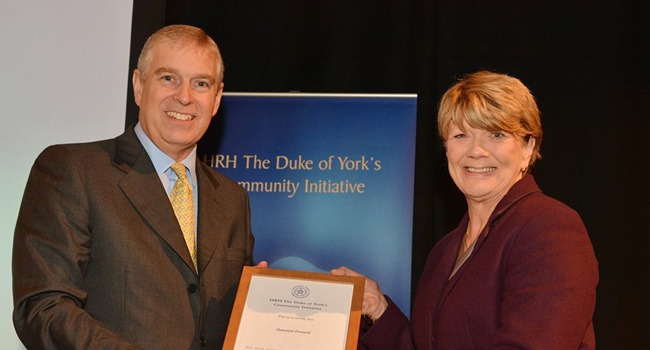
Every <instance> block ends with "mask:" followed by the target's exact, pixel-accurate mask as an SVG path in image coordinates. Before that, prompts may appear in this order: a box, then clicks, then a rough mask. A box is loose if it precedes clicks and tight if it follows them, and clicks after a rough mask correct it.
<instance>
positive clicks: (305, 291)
mask: <svg viewBox="0 0 650 350" xmlns="http://www.w3.org/2000/svg"><path fill="white" fill-rule="evenodd" d="M291 294H292V295H293V296H294V297H296V298H301V299H302V298H305V297H306V296H308V295H309V288H307V287H305V286H300V285H298V286H295V287H293V289H292V290H291Z"/></svg>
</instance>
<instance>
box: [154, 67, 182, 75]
mask: <svg viewBox="0 0 650 350" xmlns="http://www.w3.org/2000/svg"><path fill="white" fill-rule="evenodd" d="M164 73H172V74H175V75H181V74H180V72H179V71H178V69H175V68H169V67H160V68H158V69H156V71H155V72H154V74H155V75H160V74H164Z"/></svg>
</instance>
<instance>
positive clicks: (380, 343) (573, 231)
mask: <svg viewBox="0 0 650 350" xmlns="http://www.w3.org/2000/svg"><path fill="white" fill-rule="evenodd" d="M438 132H439V134H440V136H441V137H442V139H443V141H444V144H445V148H446V151H447V160H448V167H449V174H450V175H451V177H452V179H453V180H454V183H455V184H456V186H458V188H459V189H460V190H461V192H462V193H463V194H464V195H465V199H466V201H467V213H466V214H465V216H464V217H463V219H462V220H461V221H460V224H459V225H458V227H457V228H456V229H454V230H453V231H451V232H450V233H449V234H448V235H447V236H445V237H444V238H443V239H441V240H440V241H439V242H438V243H437V244H436V245H435V246H434V248H433V249H432V251H431V252H430V254H429V257H428V259H427V261H426V264H425V267H424V270H423V275H422V277H421V279H420V283H419V286H418V289H417V293H416V295H415V301H414V304H413V311H412V317H411V321H410V322H409V321H408V319H407V318H406V316H404V314H403V313H402V312H401V311H400V310H399V309H398V308H397V307H396V306H395V304H394V303H393V302H392V301H391V300H390V298H388V297H386V296H384V295H383V294H382V292H381V290H380V289H379V287H378V286H377V283H376V282H374V281H373V280H371V279H366V290H365V292H364V304H363V310H362V312H363V313H364V315H365V316H366V317H364V319H366V320H368V319H370V320H371V321H369V322H364V324H363V327H362V334H361V336H360V341H359V348H360V349H410V348H416V349H495V348H509V349H593V348H594V347H595V339H594V329H593V324H592V315H593V311H594V304H595V299H596V285H597V283H598V268H597V262H596V258H595V256H594V252H593V248H592V246H591V243H590V241H589V237H588V235H587V231H586V229H585V227H584V225H583V223H582V220H581V219H580V217H579V215H578V214H577V213H576V212H575V211H574V210H572V209H571V208H569V207H567V206H566V205H564V204H562V203H560V202H559V201H557V200H555V199H552V198H550V197H548V196H546V195H544V194H543V193H542V192H541V190H540V189H539V187H538V186H537V184H536V183H535V180H534V178H533V176H532V175H530V169H531V166H532V165H533V164H534V163H535V161H536V160H537V159H538V158H539V157H540V153H539V150H540V144H541V141H542V128H541V122H540V117H539V110H538V109H537V105H536V103H535V99H534V98H533V96H532V95H531V94H530V92H529V91H528V89H527V88H526V87H525V86H524V85H523V84H522V83H521V82H520V81H519V80H518V79H515V78H512V77H509V76H507V75H503V74H496V73H492V72H485V71H483V72H477V73H474V74H470V75H468V76H466V77H465V78H464V79H462V80H461V81H459V82H458V83H456V84H455V85H454V86H452V87H451V88H450V89H449V90H448V91H447V92H446V93H445V94H444V96H443V97H442V100H441V103H440V108H439V112H438ZM332 273H333V274H337V275H342V274H348V275H358V274H357V273H356V272H354V271H351V270H349V269H347V268H345V267H340V268H338V269H335V270H332Z"/></svg>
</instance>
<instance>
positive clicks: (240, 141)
mask: <svg viewBox="0 0 650 350" xmlns="http://www.w3.org/2000/svg"><path fill="white" fill-rule="evenodd" d="M416 109H417V106H416V96H415V95H325V94H242V93H230V94H225V95H224V97H223V100H222V104H221V107H220V112H219V114H218V115H217V116H216V117H215V118H214V119H213V122H212V125H211V127H210V129H209V130H208V132H207V133H206V135H205V136H204V138H203V139H202V140H201V142H200V143H199V157H201V159H203V161H204V162H205V163H207V164H209V165H211V166H212V167H214V168H216V169H217V170H218V171H220V172H222V173H223V174H225V175H227V176H229V177H230V178H232V179H234V180H235V181H237V182H239V183H240V184H241V185H242V186H243V187H244V188H246V189H247V190H248V192H249V194H250V199H251V215H252V229H253V234H254V235H255V252H254V254H255V255H254V257H255V259H256V262H257V261H260V260H267V261H268V262H269V263H270V266H271V267H273V268H281V269H289V270H301V271H313V272H326V273H328V272H329V270H330V269H331V268H335V267H338V266H340V265H345V266H348V267H349V268H351V269H353V270H356V271H358V272H359V273H362V274H364V275H367V276H368V277H371V278H373V279H375V280H377V281H378V283H379V285H380V287H381V288H382V290H383V291H384V292H385V293H386V294H388V295H390V296H391V298H393V300H394V301H395V302H396V303H397V305H398V306H399V307H400V308H401V309H402V311H404V312H405V313H406V314H408V313H409V310H410V293H411V249H412V218H413V187H414V180H413V178H414V163H415V129H416Z"/></svg>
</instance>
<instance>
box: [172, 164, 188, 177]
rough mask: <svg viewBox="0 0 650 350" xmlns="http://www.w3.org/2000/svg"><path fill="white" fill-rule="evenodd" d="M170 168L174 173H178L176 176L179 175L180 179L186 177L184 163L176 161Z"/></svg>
mask: <svg viewBox="0 0 650 350" xmlns="http://www.w3.org/2000/svg"><path fill="white" fill-rule="evenodd" d="M170 168H171V169H172V171H173V172H174V173H176V176H178V178H179V179H181V178H185V177H186V174H185V165H183V163H174V164H172V165H171V166H170Z"/></svg>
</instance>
